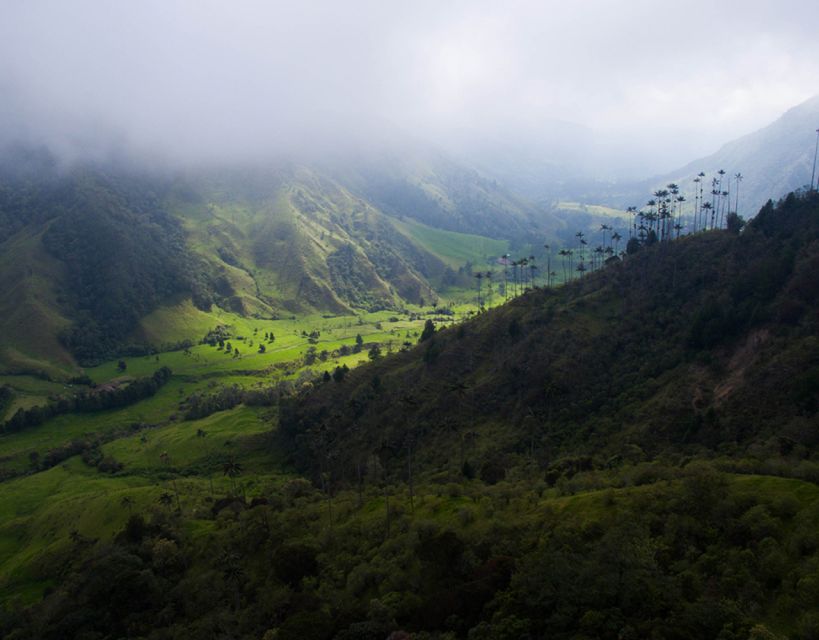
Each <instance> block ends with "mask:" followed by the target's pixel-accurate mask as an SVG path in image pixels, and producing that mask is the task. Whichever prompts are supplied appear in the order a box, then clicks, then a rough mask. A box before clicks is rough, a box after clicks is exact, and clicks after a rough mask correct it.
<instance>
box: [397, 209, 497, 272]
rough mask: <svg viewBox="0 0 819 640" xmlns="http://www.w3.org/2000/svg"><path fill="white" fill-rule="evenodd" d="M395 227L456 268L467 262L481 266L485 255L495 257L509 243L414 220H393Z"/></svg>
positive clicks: (485, 258) (485, 257)
mask: <svg viewBox="0 0 819 640" xmlns="http://www.w3.org/2000/svg"><path fill="white" fill-rule="evenodd" d="M394 224H395V226H396V227H397V228H398V229H399V230H400V231H401V232H402V233H404V234H405V235H406V236H407V237H408V238H410V239H411V240H413V241H415V242H416V243H417V244H419V245H420V246H421V247H423V248H424V249H426V250H427V251H429V252H430V253H431V254H433V255H435V256H437V257H438V258H440V259H441V260H442V261H443V262H444V263H445V264H447V265H448V266H450V267H452V268H453V269H458V268H459V267H462V266H463V265H464V264H466V263H467V262H471V263H472V264H475V265H483V264H485V263H486V260H487V258H490V257H492V256H495V257H498V256H502V255H503V254H505V253H506V252H507V251H508V249H509V242H508V241H506V240H496V239H493V238H487V237H485V236H479V235H473V234H468V233H457V232H455V231H444V230H443V229H435V228H433V227H428V226H427V225H425V224H421V223H420V222H416V221H414V220H408V219H405V220H402V221H395V222H394Z"/></svg>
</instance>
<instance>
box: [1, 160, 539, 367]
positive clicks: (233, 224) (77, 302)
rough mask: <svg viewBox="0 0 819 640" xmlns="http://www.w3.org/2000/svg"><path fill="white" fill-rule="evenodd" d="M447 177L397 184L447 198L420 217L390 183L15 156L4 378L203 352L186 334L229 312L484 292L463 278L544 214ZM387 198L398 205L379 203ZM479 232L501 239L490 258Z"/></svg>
mask: <svg viewBox="0 0 819 640" xmlns="http://www.w3.org/2000/svg"><path fill="white" fill-rule="evenodd" d="M337 166H338V165H337ZM351 166H352V165H351ZM441 166H444V165H440V166H438V167H437V168H436V170H435V171H433V172H432V173H429V174H427V173H423V172H421V171H420V170H417V168H410V167H409V166H408V165H406V164H402V163H401V162H399V161H397V160H396V164H395V165H394V166H392V167H389V168H386V169H384V170H385V171H388V172H389V175H390V178H389V180H391V181H392V182H391V183H390V184H395V183H397V182H401V181H404V182H406V183H407V184H409V182H410V181H416V182H413V185H414V186H413V189H416V191H417V192H418V193H421V192H423V193H427V192H429V193H434V198H433V197H432V196H430V198H432V199H429V198H427V199H423V198H422V199H421V200H418V199H416V200H412V198H410V200H409V201H405V200H404V199H403V197H402V196H401V195H400V193H398V194H397V195H396V194H393V196H390V195H384V192H383V189H382V187H383V185H384V184H385V183H384V182H383V181H382V180H381V178H378V179H376V178H372V179H366V180H365V179H364V178H362V177H361V174H358V173H356V172H355V171H353V172H351V173H350V172H346V173H345V172H344V171H341V170H338V169H336V170H330V169H324V170H322V169H316V168H311V167H309V166H305V165H298V164H292V163H284V162H280V163H277V164H272V165H268V166H266V167H264V166H262V165H256V166H253V167H238V166H234V167H220V168H218V169H213V170H199V171H190V172H188V173H187V174H177V175H175V176H172V175H169V174H168V173H167V172H164V173H163V172H149V171H147V170H144V169H138V168H135V167H134V166H105V167H103V166H91V165H85V166H74V167H69V168H60V167H58V166H57V163H56V162H55V160H54V159H53V158H52V157H51V156H50V155H49V153H48V152H47V151H31V150H28V149H16V150H11V151H8V152H7V153H6V154H5V155H4V156H3V157H2V167H0V243H2V244H3V260H4V263H3V270H2V274H0V277H2V278H4V279H7V280H9V286H8V291H9V292H10V294H11V293H13V295H10V296H9V297H8V298H7V300H6V304H8V305H12V304H13V307H14V310H13V311H12V309H11V307H10V310H9V312H8V313H7V314H5V315H4V317H3V319H2V321H0V323H2V326H0V329H2V335H3V338H2V342H0V353H1V354H2V355H0V358H2V360H1V361H0V367H3V369H4V370H6V371H9V372H14V371H28V372H36V371H49V372H50V373H51V374H54V375H63V376H64V374H66V373H67V372H68V371H69V370H70V369H71V368H74V367H75V366H76V363H79V364H83V365H85V364H91V363H94V362H98V361H99V360H100V359H104V358H111V357H114V356H115V355H117V354H125V353H130V354H136V353H145V352H147V351H150V350H151V349H152V348H155V347H156V346H158V345H161V344H166V343H172V342H176V341H179V340H180V339H192V340H196V339H199V338H201V335H199V334H196V335H187V334H186V335H184V336H183V338H180V335H181V333H184V331H183V332H180V330H179V328H180V327H184V326H191V323H190V322H188V320H189V318H186V316H191V315H196V317H197V321H196V322H195V323H193V324H195V325H196V326H201V325H202V324H203V323H204V322H205V319H206V317H207V314H209V313H210V312H211V309H213V308H214V305H215V306H216V307H218V308H219V309H222V310H226V311H229V312H231V313H234V314H238V315H241V316H245V317H258V318H276V317H282V316H290V315H293V314H305V313H332V314H339V313H348V314H349V313H353V312H354V311H355V310H365V311H376V310H381V309H397V308H401V307H404V306H405V305H407V304H419V305H425V304H435V303H436V302H437V300H438V298H439V296H440V294H441V293H442V291H443V290H444V289H445V288H446V287H447V286H450V285H459V286H467V287H469V286H471V282H469V280H470V278H468V277H467V276H463V277H461V279H460V280H459V276H458V275H457V274H456V271H457V269H458V267H459V266H462V265H463V264H464V263H465V262H467V261H468V260H469V258H470V257H471V258H473V259H474V258H475V257H476V256H478V257H479V258H480V260H489V259H490V258H491V256H490V255H487V251H489V250H490V248H491V250H492V251H495V252H496V254H497V255H500V254H501V253H503V251H504V250H505V248H506V246H507V245H506V243H507V242H508V240H509V239H512V238H517V239H519V240H520V239H521V238H523V237H524V235H525V231H526V230H527V229H532V228H534V224H535V223H534V217H533V216H535V213H536V212H534V211H533V210H531V209H529V208H527V205H525V203H521V202H518V201H516V200H515V199H514V198H512V197H511V196H510V195H509V194H506V193H505V192H502V190H500V189H498V188H496V187H493V186H492V185H491V184H489V183H488V182H486V181H482V179H481V178H480V177H479V176H477V174H474V172H470V171H468V170H466V169H463V168H460V167H458V166H457V165H454V164H451V163H450V164H447V165H446V166H445V170H444V169H441ZM342 174H345V180H344V181H340V180H339V179H334V178H333V177H332V176H333V175H336V176H342ZM421 175H422V176H423V178H418V176H421ZM350 176H353V177H352V178H351V177H350ZM402 176H403V177H402ZM417 179H418V180H421V182H417ZM348 185H351V186H348ZM399 191H400V190H399ZM379 193H380V194H381V196H379V198H378V199H377V200H378V201H379V202H382V203H383V204H378V203H377V202H376V200H370V199H368V197H374V196H372V194H379ZM368 194H369V195H368ZM382 196H383V197H382ZM424 198H426V196H424ZM382 207H383V208H384V210H382ZM402 207H403V208H402ZM385 210H389V211H390V213H389V214H388V213H385V212H384V211H385ZM405 214H406V215H408V216H409V217H411V218H414V219H416V220H419V219H424V220H427V221H428V222H433V223H434V224H435V225H436V226H435V227H433V229H462V230H467V229H468V230H469V231H471V232H473V233H471V234H470V235H464V234H462V233H460V232H458V231H447V232H445V233H439V234H437V235H435V234H434V233H432V234H430V233H422V232H418V227H412V225H410V226H407V225H406V224H402V223H401V222H400V220H397V219H396V216H404V215H405ZM481 221H482V222H481ZM476 227H479V228H481V229H485V230H487V232H491V233H492V237H493V239H492V240H489V239H486V242H481V241H480V236H476V235H475V234H474V231H476ZM448 245H451V247H450V246H448ZM12 280H13V281H14V286H12V283H11V281H12ZM157 309H161V310H163V311H164V316H165V317H166V318H168V317H172V316H173V315H174V314H177V315H179V316H180V322H178V323H175V322H173V320H171V324H172V325H174V326H175V328H174V330H172V331H169V332H168V334H167V335H164V334H163V333H162V331H161V327H158V325H157V324H156V323H152V322H149V323H148V324H149V325H150V326H148V325H146V324H145V323H143V319H144V318H145V317H146V316H147V315H148V314H150V313H152V312H153V311H155V310H157ZM26 318H28V320H26ZM24 323H25V325H26V327H25V330H24V331H21V330H20V328H21V327H23V324H24ZM215 323H216V322H215V321H214V323H213V324H215ZM158 328H159V331H158V330H157V329H158Z"/></svg>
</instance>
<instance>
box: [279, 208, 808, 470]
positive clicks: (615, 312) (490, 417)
mask: <svg viewBox="0 0 819 640" xmlns="http://www.w3.org/2000/svg"><path fill="white" fill-rule="evenodd" d="M817 238H819V216H818V215H817V196H816V194H815V193H810V194H807V195H802V196H797V195H790V196H788V198H786V199H785V200H784V201H783V202H782V203H780V205H779V206H778V207H774V206H773V204H769V205H768V206H766V207H765V208H763V209H762V210H761V211H760V212H759V214H758V216H757V217H756V218H755V219H754V220H753V221H752V222H751V223H750V224H749V225H747V227H746V228H745V229H744V231H742V233H738V229H735V230H734V231H733V232H732V231H728V230H722V231H716V232H709V233H702V234H697V235H692V236H688V237H684V238H681V239H679V240H674V241H669V242H663V243H656V244H653V245H643V246H641V247H640V248H639V250H637V251H636V252H635V253H633V254H631V255H629V256H628V257H627V258H626V260H625V261H624V262H620V261H619V260H618V261H617V262H616V263H609V264H608V266H607V267H606V268H605V269H603V270H602V271H600V272H596V273H595V274H591V275H587V276H586V277H584V278H582V279H580V280H576V281H574V282H573V283H571V284H569V285H567V286H565V287H561V288H560V289H556V290H551V289H538V290H535V291H530V292H528V293H526V294H524V295H523V296H521V297H520V298H518V299H515V300H513V301H511V302H510V303H509V304H507V305H505V306H504V307H502V308H499V309H494V310H491V311H489V312H486V313H485V314H482V315H481V317H479V318H477V319H476V320H475V321H474V322H471V323H467V324H464V325H460V326H457V327H452V328H448V329H446V330H443V331H436V332H434V333H429V334H427V336H426V337H427V339H426V340H424V341H423V343H422V344H421V345H420V346H419V347H418V348H416V349H415V350H413V351H411V352H409V353H402V354H398V355H396V356H395V357H393V358H391V359H388V360H386V361H383V362H381V363H379V364H376V365H374V366H371V367H367V368H364V369H360V370H357V371H353V372H351V374H350V375H349V376H348V377H347V378H345V380H344V382H343V384H329V383H328V384H326V385H325V386H324V387H323V388H322V389H321V390H319V391H318V392H316V393H312V394H308V395H306V396H304V397H299V398H295V399H293V400H291V401H289V402H288V403H286V404H285V405H284V406H283V407H282V415H281V422H280V434H281V437H282V438H284V440H285V441H286V447H287V448H288V450H292V451H294V454H293V455H294V458H293V459H294V461H295V462H296V463H297V464H298V465H299V466H300V468H301V469H303V470H304V471H306V472H308V473H311V474H313V475H314V477H318V475H319V474H320V473H328V474H330V477H331V478H332V479H333V480H332V481H333V482H336V481H338V482H340V483H349V482H351V481H354V479H355V478H357V477H358V476H359V475H360V469H361V468H362V467H364V468H366V467H367V465H368V464H371V461H372V460H373V458H374V457H378V458H379V459H380V464H381V465H382V466H383V467H384V468H385V469H387V471H388V473H390V474H391V475H392V476H393V477H394V478H398V477H402V476H403V475H404V474H405V473H406V469H407V464H408V460H411V461H412V463H413V464H415V465H417V466H419V467H420V468H423V469H435V468H446V467H449V468H453V469H457V468H460V467H462V466H464V465H466V464H467V463H468V466H469V467H470V468H471V469H474V470H476V471H477V473H478V474H479V475H481V474H482V471H485V473H486V476H485V478H486V479H487V480H489V479H490V478H494V477H495V476H496V475H497V469H501V468H504V467H508V466H509V464H510V460H515V459H517V458H525V457H528V458H531V460H532V461H533V462H534V463H536V464H538V465H540V466H542V467H546V468H549V467H552V466H554V467H555V468H556V469H557V470H559V469H561V468H562V467H563V466H566V465H568V466H572V465H573V464H574V463H572V462H571V461H569V460H564V459H563V457H564V456H569V457H576V456H578V455H581V454H582V455H583V456H589V457H590V459H593V460H594V462H588V463H585V464H594V465H603V464H612V462H611V461H622V460H624V459H628V458H633V457H635V456H636V457H637V458H639V459H652V458H654V457H656V456H657V455H661V454H662V453H664V452H668V451H676V452H686V453H689V454H700V453H702V452H704V451H710V452H717V451H719V452H722V453H725V454H727V455H731V456H734V457H742V456H743V455H745V454H746V453H748V452H751V451H753V452H755V453H754V455H755V456H760V457H762V458H764V457H765V456H766V455H768V454H771V455H777V454H779V453H780V451H785V452H796V451H798V452H801V454H802V455H803V456H804V457H805V459H806V461H807V460H812V453H811V452H812V451H813V449H814V447H815V445H816V444H817V441H816V434H815V429H814V428H813V426H812V425H813V420H814V419H815V414H816V411H817V407H819V402H818V401H819V395H818V394H819V343H817V339H816V335H817V325H818V323H819V316H817V311H818V310H819V309H818V308H817V300H819V289H817V286H819V285H817V282H819V281H818V280H817V278H816V276H815V274H816V269H817V266H818V265H819V243H817ZM783 379H785V380H787V381H788V384H787V385H785V386H783V384H782V381H783ZM368 461H370V462H368ZM814 473H815V472H814Z"/></svg>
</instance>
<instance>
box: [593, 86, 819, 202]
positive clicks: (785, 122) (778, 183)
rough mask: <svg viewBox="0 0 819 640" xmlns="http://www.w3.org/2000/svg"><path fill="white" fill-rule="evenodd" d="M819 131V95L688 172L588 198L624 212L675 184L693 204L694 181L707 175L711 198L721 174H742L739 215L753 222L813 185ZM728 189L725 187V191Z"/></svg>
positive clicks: (692, 164)
mask: <svg viewBox="0 0 819 640" xmlns="http://www.w3.org/2000/svg"><path fill="white" fill-rule="evenodd" d="M817 128H819V95H817V96H814V97H813V98H811V99H809V100H807V101H805V102H803V103H802V104H800V105H797V106H795V107H793V108H792V109H790V110H788V111H787V112H786V113H784V114H783V115H782V116H781V117H780V118H779V119H777V120H776V121H775V122H773V123H771V124H769V125H768V126H767V127H764V128H763V129H760V130H759V131H755V132H753V133H750V134H748V135H746V136H743V137H741V138H738V139H736V140H734V141H732V142H728V143H727V144H725V145H723V146H722V147H721V148H720V149H719V150H718V151H717V152H716V153H713V154H712V155H710V156H706V157H704V158H700V159H698V160H694V161H693V162H690V163H688V164H687V165H685V166H684V167H681V168H679V169H677V170H674V171H671V172H669V173H666V174H664V175H662V176H657V177H653V178H651V179H648V180H645V181H643V182H641V183H639V184H623V185H621V186H618V187H614V188H611V187H610V188H609V189H608V190H607V191H608V192H606V190H603V191H601V192H599V193H598V194H597V195H596V196H593V195H591V194H588V197H593V198H595V199H599V200H601V202H606V203H609V204H616V205H617V206H620V207H623V208H624V207H626V206H631V205H637V206H639V205H641V204H643V203H644V201H645V200H646V199H648V198H649V197H650V195H649V194H651V193H652V192H653V191H654V190H655V189H657V188H660V187H663V186H665V185H666V184H668V183H671V182H675V183H677V184H680V185H681V186H682V187H683V193H684V194H685V195H686V197H688V199H689V200H693V197H691V196H690V195H689V194H692V193H693V184H692V180H693V178H694V177H696V176H697V174H698V173H699V172H701V171H702V172H705V173H706V181H707V183H708V184H707V185H706V188H705V191H706V193H708V192H709V191H710V181H711V179H712V178H713V177H715V174H716V172H717V171H719V170H720V169H724V170H725V171H726V172H727V173H728V176H729V177H731V178H733V176H734V174H736V173H741V174H742V176H743V180H742V182H741V184H740V187H739V188H740V194H739V213H740V214H741V215H743V216H746V217H747V216H748V215H751V214H753V213H754V212H756V211H757V210H759V208H760V207H761V206H762V205H764V204H765V203H766V202H767V201H768V200H773V201H774V202H775V201H777V200H778V199H779V198H782V197H784V196H785V194H787V193H789V192H791V191H794V190H796V189H800V188H803V187H805V186H809V185H810V180H811V170H812V167H813V158H814V147H815V143H816V129H817ZM735 184H736V183H735V181H734V180H733V179H732V180H731V182H730V188H729V191H730V192H731V202H732V208H733V203H734V198H735V195H736V186H735ZM723 186H724V185H723Z"/></svg>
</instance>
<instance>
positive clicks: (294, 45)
mask: <svg viewBox="0 0 819 640" xmlns="http://www.w3.org/2000/svg"><path fill="white" fill-rule="evenodd" d="M816 93H819V2H816V1H815V0H778V1H775V2H774V1H761V0H744V1H742V2H740V1H733V0H732V1H730V2H729V1H722V2H720V1H719V0H711V1H700V0H694V1H690V0H687V1H686V2H680V1H664V0H652V1H649V0H631V1H629V0H619V1H615V0H562V1H560V2H555V1H552V0H544V1H542V2H531V1H520V2H515V1H508V0H507V1H504V2H500V1H499V0H494V1H492V2H483V1H479V0H472V1H462V2H459V1H452V2H445V1H443V0H438V1H425V0H413V1H412V2H406V1H387V0H373V1H356V0H335V1H326V2H310V1H307V0H302V1H299V2H286V3H285V2H272V1H271V2H261V1H259V2H252V1H236V0H232V1H230V2H228V1H227V0H226V1H224V2H212V1H207V0H199V1H189V2H173V1H171V0H154V1H150V0H145V1H140V2H133V1H125V0H119V1H116V0H110V1H102V0H100V1H97V2H92V1H83V0H72V1H71V2H66V1H65V0H56V1H52V2H46V1H37V0H0V97H1V98H2V99H1V100H0V130H5V135H6V137H8V136H9V135H31V136H34V137H37V138H39V139H41V140H44V141H59V143H60V144H62V145H68V146H70V145H71V144H93V143H94V141H95V140H98V139H105V140H109V138H110V137H114V138H116V139H117V140H118V141H119V142H130V143H131V144H134V145H137V146H140V147H142V148H152V147H164V148H166V149H170V150H172V151H173V152H175V153H178V152H180V150H188V151H189V152H190V153H207V152H209V151H210V152H214V153H221V152H222V151H225V152H233V153H241V152H242V151H243V150H250V151H254V150H258V149H260V148H263V147H265V146H268V145H271V144H286V143H290V144H297V143H298V141H299V139H300V135H301V133H303V132H304V131H306V130H310V129H313V128H314V127H316V126H318V125H324V126H325V127H326V128H330V129H332V128H334V127H338V126H341V125H340V123H346V122H349V121H350V120H351V119H355V120H357V121H359V122H365V123H366V121H367V119H368V118H371V117H377V118H379V119H383V120H386V121H389V122H391V123H394V124H396V125H398V126H399V127H401V128H402V129H405V130H409V131H413V132H417V133H419V134H421V135H424V134H428V135H431V136H432V135H437V134H439V133H440V132H441V131H445V130H446V129H447V128H450V127H461V128H468V129H475V130H478V131H481V130H483V131H508V130H510V129H515V130H517V131H522V132H525V131H526V130H527V129H533V130H534V129H538V128H542V127H544V126H545V127H548V126H554V125H553V124H550V121H551V120H553V119H558V120H565V121H571V122H576V123H579V124H582V125H586V126H588V127H591V128H593V129H595V130H597V131H600V132H604V133H607V134H612V135H623V136H631V135H648V136H651V135H655V134H656V132H657V131H660V130H662V131H664V132H666V133H667V135H666V137H664V138H663V142H662V144H671V145H673V144H676V143H679V144H681V145H683V146H686V145H687V147H691V146H692V145H693V146H696V145H697V144H699V145H700V146H702V147H703V148H705V147H707V146H709V145H710V146H711V147H713V148H716V146H718V144H719V143H721V142H724V141H726V140H728V139H731V138H734V137H736V136H737V135H740V134H742V133H746V132H749V131H751V130H754V129H756V128H758V127H760V126H763V125H765V124H767V123H768V122H770V121H771V120H773V119H775V118H776V117H777V116H779V115H780V114H781V113H782V112H783V111H785V110H786V109H788V108H789V107H791V106H794V105H795V104H797V103H799V102H801V101H803V100H805V99H807V98H809V97H810V96H812V95H814V94H816ZM328 123H329V124H328ZM544 123H545V124H544ZM89 141H90V142H89ZM55 144H56V142H55ZM687 147H686V148H687Z"/></svg>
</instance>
